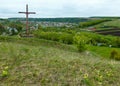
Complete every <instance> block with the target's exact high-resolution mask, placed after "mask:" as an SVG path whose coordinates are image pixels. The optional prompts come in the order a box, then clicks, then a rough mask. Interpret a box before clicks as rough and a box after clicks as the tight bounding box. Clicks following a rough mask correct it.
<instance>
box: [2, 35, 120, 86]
mask: <svg viewBox="0 0 120 86" xmlns="http://www.w3.org/2000/svg"><path fill="white" fill-rule="evenodd" d="M109 50H111V49H110V48H106V47H104V48H103V47H102V48H98V47H94V46H93V47H89V49H88V50H87V51H85V52H82V53H79V52H78V51H77V49H76V47H74V46H72V45H66V44H62V43H58V42H53V41H47V40H41V39H35V38H12V37H11V38H9V40H4V41H3V40H1V42H0V65H1V66H0V86H120V74H119V72H120V62H119V61H115V60H111V59H107V58H105V57H108V56H109ZM118 50H119V49H118ZM105 52H107V53H105ZM104 53H105V54H104ZM103 55H105V56H104V57H103Z"/></svg>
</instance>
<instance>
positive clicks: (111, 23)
mask: <svg viewBox="0 0 120 86" xmlns="http://www.w3.org/2000/svg"><path fill="white" fill-rule="evenodd" d="M102 26H114V27H120V19H116V20H112V21H108V22H103V23H101V24H98V25H95V27H97V29H108V28H101V27H102Z"/></svg>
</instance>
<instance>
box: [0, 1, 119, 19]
mask: <svg viewBox="0 0 120 86" xmlns="http://www.w3.org/2000/svg"><path fill="white" fill-rule="evenodd" d="M0 4H1V5H0V17H21V16H22V17H24V15H21V14H18V11H25V5H26V4H29V10H30V11H35V12H36V13H37V14H35V15H31V17H64V16H65V17H67V16H69V17H70V16H71V17H74V16H75V17H76V16H78V17H80V16H99V15H100V16H104V15H105V16H119V15H120V9H119V5H120V1H119V0H114V1H113V0H0Z"/></svg>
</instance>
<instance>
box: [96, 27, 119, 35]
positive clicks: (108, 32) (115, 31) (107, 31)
mask: <svg viewBox="0 0 120 86" xmlns="http://www.w3.org/2000/svg"><path fill="white" fill-rule="evenodd" d="M94 32H96V33H98V34H103V35H113V36H120V28H113V29H105V30H96V31H94Z"/></svg>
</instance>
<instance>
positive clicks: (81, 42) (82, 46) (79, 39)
mask: <svg viewBox="0 0 120 86" xmlns="http://www.w3.org/2000/svg"><path fill="white" fill-rule="evenodd" d="M73 40H74V43H75V44H76V46H77V48H78V51H79V52H83V51H85V50H86V49H87V47H86V43H87V40H88V38H87V37H85V36H84V35H81V36H80V35H79V34H77V35H75V36H74V38H73Z"/></svg>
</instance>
